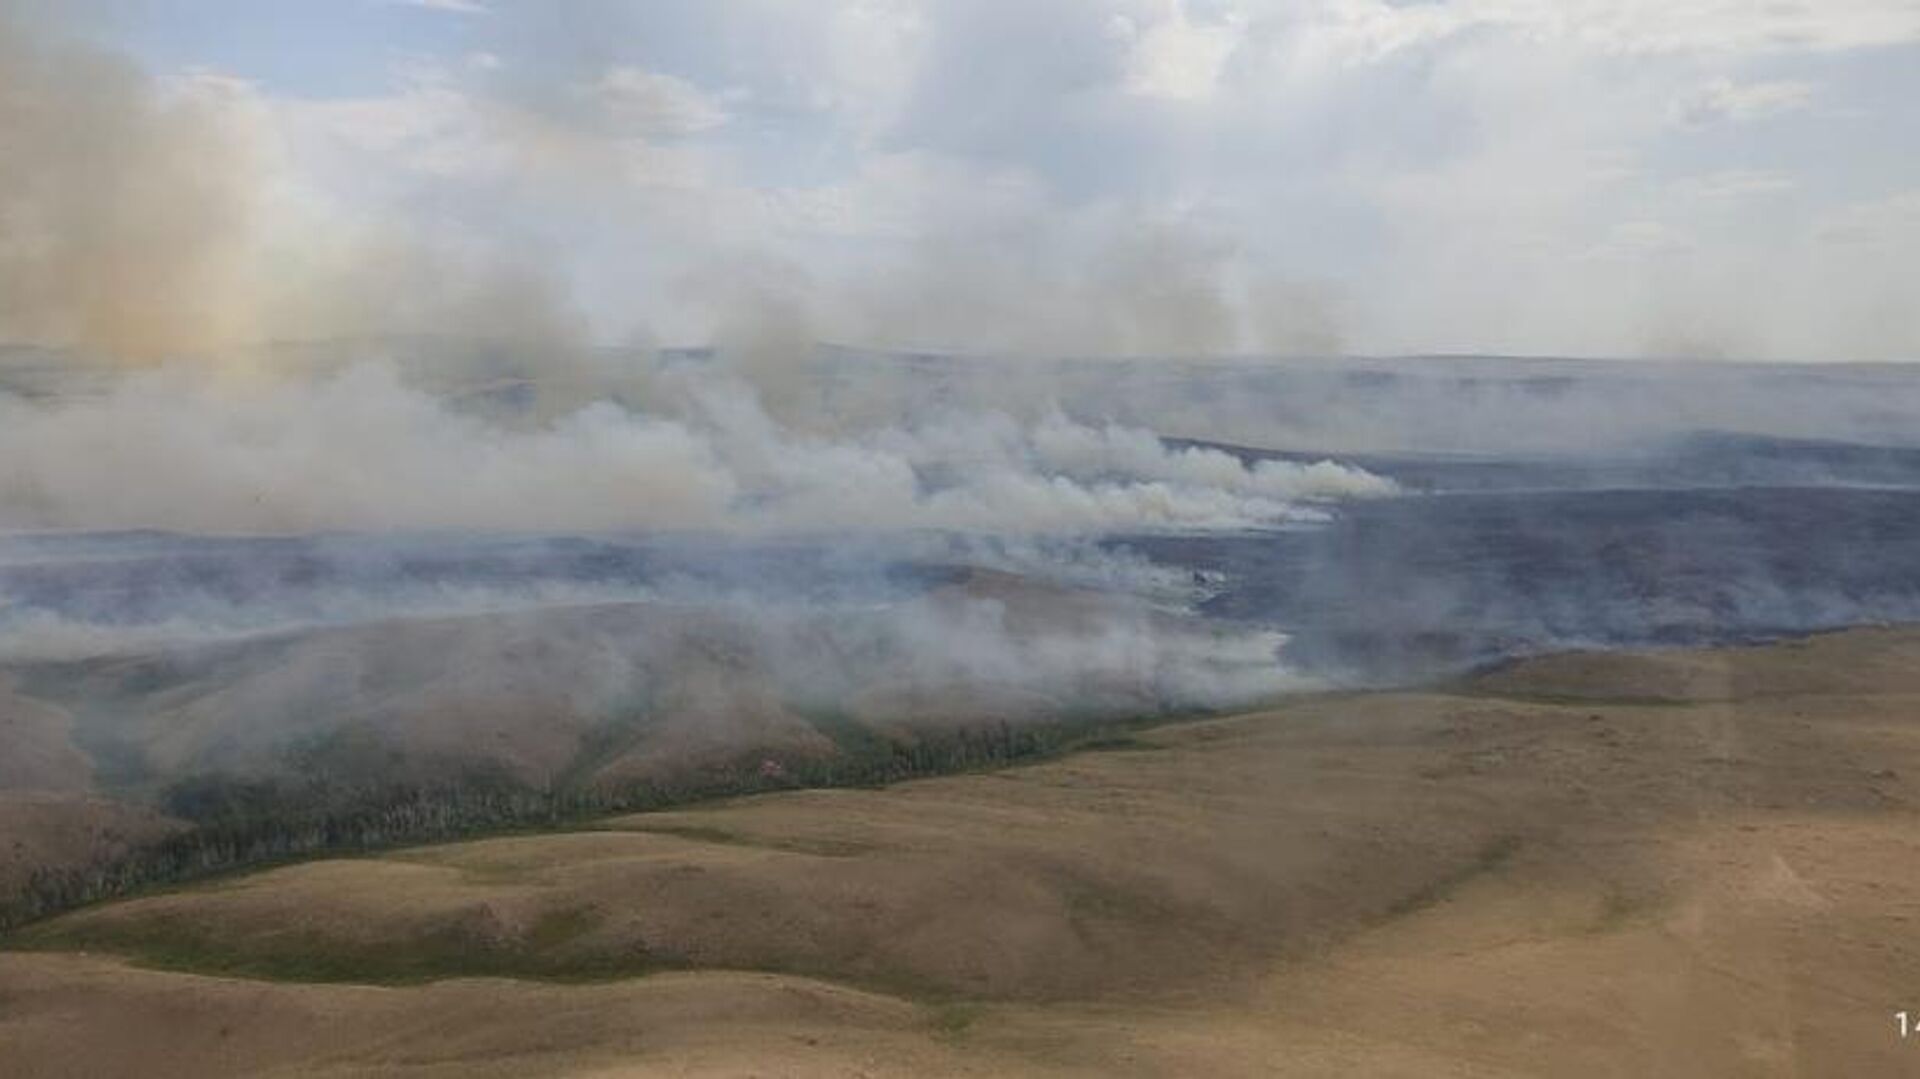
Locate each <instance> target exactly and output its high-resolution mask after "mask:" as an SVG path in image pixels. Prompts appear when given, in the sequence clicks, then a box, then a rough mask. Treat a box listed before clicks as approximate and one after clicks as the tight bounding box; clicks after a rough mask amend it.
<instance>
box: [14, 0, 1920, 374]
mask: <svg viewBox="0 0 1920 1079" xmlns="http://www.w3.org/2000/svg"><path fill="white" fill-rule="evenodd" d="M0 17H5V18H10V19H12V20H13V21H14V22H15V23H16V24H17V25H20V26H24V27H27V28H28V32H29V33H30V34H31V36H32V37H33V39H34V40H35V42H36V43H37V44H36V47H37V48H38V47H55V46H56V45H57V46H58V47H67V46H68V45H72V44H75V43H77V44H79V45H82V46H84V47H85V48H88V49H91V50H94V51H96V52H98V53H101V54H106V53H111V54H115V55H118V56H120V57H123V58H125V59H126V60H128V61H129V62H130V63H131V65H133V67H135V68H137V69H138V70H139V71H140V72H142V73H143V74H142V75H141V76H140V79H141V80H142V81H141V82H140V83H139V86H138V89H137V90H136V91H134V92H137V93H139V94H142V95H146V96H148V97H150V98H151V99H152V100H153V101H154V102H156V104H155V105H154V106H153V107H154V108H156V109H162V110H164V109H184V108H189V107H190V108H192V109H194V110H197V112H196V115H203V116H209V117H212V119H211V120H209V121H208V122H209V123H214V124H217V125H218V126H219V128H220V130H221V132H222V133H223V134H222V136H221V137H222V139H224V140H225V142H224V143H223V145H229V146H238V147H239V151H238V152H237V155H236V156H235V157H234V158H233V159H232V160H224V159H223V160H222V162H221V163H220V164H218V165H217V166H215V165H208V166H206V168H209V169H211V168H216V167H217V168H220V169H229V168H231V169H244V170H245V171H246V177H247V178H246V180H245V185H244V186H245V189H246V192H247V199H246V205H247V207H248V211H247V221H248V222H249V224H248V230H249V231H248V233H247V236H246V238H245V240H244V244H245V246H246V248H247V250H248V252H249V254H248V255H247V260H249V261H246V264H245V272H244V274H241V275H240V276H243V277H245V278H246V279H248V280H254V279H259V278H263V277H264V278H279V277H287V276H288V275H290V274H292V273H293V270H291V269H289V267H295V268H304V269H311V268H312V267H313V266H315V265H319V264H322V263H327V262H329V260H330V259H331V260H336V261H351V262H353V263H354V264H355V266H356V267H358V270H357V272H358V273H359V275H360V277H361V279H362V281H363V284H362V285H361V286H360V287H361V290H362V292H363V293H365V292H371V293H379V292H383V291H386V292H394V291H412V290H418V289H421V288H427V289H428V290H429V291H430V290H431V289H432V288H433V287H438V284H437V283H443V282H444V279H446V278H447V277H449V276H450V275H456V274H471V273H473V272H474V271H472V270H471V267H472V266H475V265H484V266H486V267H488V269H487V270H486V271H485V275H484V276H485V277H486V282H487V283H486V284H485V285H484V286H478V285H477V286H475V287H474V288H473V289H471V290H469V294H468V299H469V300H470V301H471V302H467V303H465V304H461V303H451V302H449V303H444V304H437V305H433V304H429V305H425V306H427V307H431V308H432V309H433V312H434V314H433V316H432V318H431V319H428V322H431V323H432V328H434V329H438V330H445V329H448V328H449V327H448V326H447V325H445V323H447V322H449V321H452V322H459V321H462V320H464V321H465V322H468V323H471V324H472V325H474V326H477V327H479V328H481V329H483V330H484V329H485V328H486V326H487V325H490V323H489V322H488V319H489V318H498V319H508V318H509V316H511V318H512V319H518V318H522V317H523V316H524V317H530V318H536V319H537V320H543V323H544V324H552V325H556V326H563V327H565V328H566V330H567V332H570V333H576V334H578V335H580V336H583V337H584V338H587V339H590V340H593V341H598V342H629V341H644V342H658V343H671V344H694V343H703V342H707V341H713V340H727V339H730V338H738V339H746V340H750V341H751V340H760V339H767V340H783V339H815V340H830V341H837V342H844V343H848V344H858V345H877V346H894V347H911V348H923V349H939V350H958V351H982V352H1016V353H1046V354H1076V355H1078V354H1109V353H1116V354H1136V355H1137V354H1151V355H1158V354H1178V355H1195V354H1274V355H1287V354H1330V353H1364V354H1399V353H1428V352H1490V353H1513V354H1554V355H1585V356H1621V357H1644V356H1682V355H1684V356H1702V357H1728V358H1757V359H1806V360H1823V361H1832V360H1886V359H1916V358H1920V104H1916V102H1920V0H1819V2H1813V0H1807V2H1793V0H1779V2H1771V3H1757V2H1748V0H1614V2H1603V0H1292V2H1287V0H1019V2H1015V0H848V2H844V3H832V4H830V3H825V2H804V0H791V2H783V0H737V2H729V0H626V2H623V0H570V2H565V3H513V2H509V0H331V2H325V3H321V2H313V3H305V2H298V0H277V2H272V3H256V2H248V0H171V2H162V0H72V2H69V3H53V2H51V0H37V2H36V0H0ZM59 43H66V44H65V45H61V44H59ZM0 100H4V99H3V98H0ZM3 111H4V110H0V112H3ZM5 122H6V121H5V119H4V118H3V117H0V123H5ZM4 134H5V132H4V129H0V135H4ZM21 159H22V157H21V156H19V155H16V160H15V162H12V163H9V164H8V165H7V166H6V167H7V168H9V169H15V168H20V167H21V166H20V165H19V164H18V161H19V160H21ZM236 162H238V163H236ZM28 167H29V168H30V167H31V166H28ZM194 167H198V166H189V168H188V171H192V169H193V168H194ZM203 186H204V185H203ZM5 191H6V185H5V183H4V181H0V210H5V209H6V204H5V202H4V195H5ZM7 220H8V218H7V217H6V216H5V215H4V214H0V226H4V223H5V222H6V221H7ZM391 237H405V251H404V253H397V252H398V248H395V247H392V246H387V245H385V243H384V242H385V241H386V240H387V239H388V238H391ZM344 238H352V240H351V243H349V241H348V240H347V239H344ZM348 246H351V247H352V248H353V254H352V255H351V256H347V255H343V254H340V253H339V252H340V251H341V250H343V249H344V248H345V247H348ZM369 252H374V253H373V254H369ZM400 263H404V264H406V265H407V266H408V267H410V269H408V270H407V271H406V272H405V273H398V272H397V271H396V274H397V276H396V275H395V274H376V275H374V277H373V278H371V280H376V281H378V282H380V283H379V284H376V285H366V284H364V281H366V280H369V278H368V277H367V274H366V268H367V267H368V266H370V265H371V266H376V267H381V268H390V267H391V266H392V265H394V264H400ZM448 266H456V267H458V270H457V271H453V270H446V269H445V267H448ZM422 267H425V269H422ZM336 276H337V275H336ZM463 279H464V278H463ZM395 282H406V283H405V284H396V283H395ZM420 282H426V284H425V285H423V284H420ZM288 290H289V291H302V290H306V287H305V286H301V287H300V288H297V289H296V288H292V287H291V286H289V289H288ZM306 291H312V290H306ZM443 291H445V289H443ZM452 291H457V290H452ZM529 295H532V296H535V297H536V298H537V302H535V301H529V300H527V298H526V297H527V296H529ZM476 297H477V298H478V299H475V298H476ZM275 303H276V304H278V305H279V308H286V307H287V306H288V303H287V301H286V300H285V298H284V297H281V298H280V299H277V300H276V301H275ZM529 305H532V306H537V307H539V308H540V311H539V312H537V313H536V314H533V315H529V314H528V313H527V312H528V309H529ZM312 306H313V305H311V304H309V305H308V307H312ZM365 306H366V305H365V304H364V303H362V304H361V305H360V307H361V308H364V307H365ZM504 308H511V309H512V310H511V311H509V312H508V313H507V314H505V315H503V314H501V312H502V310H503V309H504ZM358 309H360V308H356V310H358ZM422 317H425V316H422ZM435 320H437V321H435ZM327 324H328V323H327V321H326V320H325V319H320V318H318V317H317V316H313V315H312V312H311V311H309V312H308V318H307V319H306V321H304V322H303V321H301V320H299V319H276V320H265V321H262V322H258V323H249V324H248V325H247V326H246V327H244V328H235V329H233V330H232V331H231V332H233V333H243V332H245V333H255V334H272V335H280V336H301V335H303V334H318V333H320V332H321V329H320V328H321V327H322V326H323V325H327ZM408 325H411V326H414V327H415V328H419V326H422V325H426V323H417V322H416V323H409V324H408Z"/></svg>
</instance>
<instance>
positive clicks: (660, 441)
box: [0, 365, 1392, 535]
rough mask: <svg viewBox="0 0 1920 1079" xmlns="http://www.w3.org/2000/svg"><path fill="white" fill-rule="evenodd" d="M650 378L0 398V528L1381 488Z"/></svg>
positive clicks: (765, 525)
mask: <svg viewBox="0 0 1920 1079" xmlns="http://www.w3.org/2000/svg"><path fill="white" fill-rule="evenodd" d="M671 382H672V386H671V392H668V393H665V394H663V395H662V399H663V401H665V402H667V404H666V405H664V406H662V407H660V408H658V409H656V410H651V411H640V410H636V409H632V408H629V407H627V406H625V405H621V404H616V403H613V402H611V401H607V400H601V401H596V402H594V403H591V404H587V405H585V406H583V407H580V408H578V409H576V410H573V411H570V412H567V413H565V414H562V415H560V416H558V417H556V418H553V419H551V420H550V421H546V422H541V423H536V424H532V425H527V424H519V423H508V422H504V421H500V420H496V419H490V418H487V417H485V416H482V415H480V414H477V413H475V412H472V411H469V410H462V409H461V408H459V407H457V406H456V405H454V404H452V403H450V402H449V401H448V400H446V399H443V398H441V397H439V396H436V395H434V394H432V393H429V392H427V391H425V390H423V389H420V388H417V387H415V386H411V385H409V384H407V383H406V382H405V381H403V380H402V379H401V378H400V377H399V375H398V374H397V373H396V372H395V371H394V370H393V369H392V368H390V367H386V366H380V365H364V366H357V367H352V368H349V369H346V370H344V371H338V372H332V373H322V374H319V375H316V376H313V377H310V378H294V379H277V380H270V381H269V380H259V381H255V380H243V381H235V380H221V379H212V378H208V377H206V376H205V375H203V374H199V373H194V372H191V371H182V370H171V371H160V372H150V373H144V374H137V375H130V376H125V377H121V378H117V379H114V380H112V381H111V383H110V385H109V386H108V388H107V389H105V391H104V392H100V393H96V394H90V395H87V396H82V397H71V398H60V397H55V398H51V399H40V400H29V399H24V398H18V397H5V396H0V527H8V528H15V529H119V528H158V529H169V530H175V531H182V532H197V533H289V532H306V531H316V530H320V531H324V530H358V531H378V530H387V529H400V530H424V529H469V530H501V531H516V532H546V533H553V532H581V531H602V530H613V529H725V530H732V531H750V532H777V531H821V530H836V531H838V530H849V529H852V530H908V529H935V530H949V531H968V532H990V533H1000V534H1011V535H1027V534H1075V533H1098V532H1116V531H1149V530H1168V529H1245V528H1260V527H1270V526H1274V525H1281V524H1286V523H1289V522H1297V521H1302V520H1312V519H1315V517H1316V513H1317V511H1316V510H1315V508H1314V507H1315V506H1316V505H1318V504H1320V503H1324V502H1327V501H1331V500H1338V499H1345V498H1354V497H1366V496H1372V495H1380V494H1385V493H1388V492H1390V491H1391V489H1392V488H1391V484H1390V483H1388V482H1387V481H1385V480H1382V479H1380V478H1379V477H1376V476H1373V475H1370V474H1368V473H1366V472H1364V471H1361V470H1358V469H1353V468H1348V467H1345V466H1341V465H1337V464H1333V463H1330V462H1323V463H1320V464H1314V465H1296V464H1289V463H1283V462H1271V461H1268V462H1261V463H1259V464H1257V465H1255V466H1251V467H1250V466H1248V465H1246V464H1243V463H1242V462H1241V461H1239V460H1238V459H1236V458H1234V457H1232V456H1230V455H1228V454H1225V453H1221V452H1218V451H1213V450H1205V449H1192V448H1187V449H1178V448H1169V447H1168V446H1166V445H1164V444H1162V443H1161V442H1160V440H1159V439H1157V438H1156V437H1155V436H1154V435H1152V434H1151V433H1150V432H1147V431H1143V430H1138V429H1131V428H1125V427H1118V426H1111V425H1109V426H1088V425H1085V424H1081V423H1078V422H1076V421H1074V420H1072V419H1070V418H1068V417H1067V416H1066V415H1064V414H1063V413H1061V412H1059V411H1058V410H1054V411H1051V412H1049V413H1047V414H1045V415H1044V416H1043V417H1042V418H1041V419H1040V420H1039V421H1038V422H1036V423H1021V422H1019V421H1016V420H1014V419H1012V418H1010V417H1007V416H1005V415H1002V414H998V413H992V412H986V413H969V414H959V415H949V416H944V417H942V418H941V419H939V420H937V421H934V422H931V423H928V424H916V425H889V426H883V427H879V428H875V429H870V430H864V431H850V432H845V431H843V432H840V433H837V434H834V435H832V436H827V435H819V434H808V433H801V432H797V431H795V430H793V429H792V428H790V427H788V426H786V425H783V424H782V423H780V422H779V421H777V420H775V419H774V418H773V417H771V416H770V415H769V414H768V413H767V411H766V410H765V409H763V408H762V407H761V406H760V403H759V400H758V398H757V397H756V395H755V394H754V392H753V391H752V390H751V389H750V388H748V387H747V386H746V385H745V384H743V383H741V382H739V381H736V380H734V379H732V378H731V377H729V376H726V375H724V374H718V373H711V372H685V371H682V372H680V373H679V374H678V375H677V376H676V377H675V378H674V379H672V380H671Z"/></svg>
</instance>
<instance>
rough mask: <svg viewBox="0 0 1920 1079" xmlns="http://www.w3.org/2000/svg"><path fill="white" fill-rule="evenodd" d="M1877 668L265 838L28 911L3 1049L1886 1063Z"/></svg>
mask: <svg viewBox="0 0 1920 1079" xmlns="http://www.w3.org/2000/svg"><path fill="white" fill-rule="evenodd" d="M1917 672H1920V633H1913V632H1896V631H1863V632H1855V633H1848V634H1841V635H1835V636H1830V637H1825V638H1819V639H1816V640H1814V641H1811V642H1806V643H1799V644H1788V645H1781V646H1775V647H1770V648H1754V649H1733V650H1727V651H1724V652H1693V653H1675V654H1664V655H1647V656H1608V657H1565V658H1559V657H1556V658H1549V659H1545V660H1539V661H1533V662H1530V663H1527V664H1521V665H1518V666H1516V667H1513V668H1510V669H1507V670H1503V671H1499V672H1495V673H1493V674H1490V675H1488V676H1486V677H1485V678H1482V679H1478V680H1474V681H1471V682H1469V683H1466V684H1464V685H1462V686H1460V687H1457V689H1456V691H1454V692H1446V693H1428V694H1378V695H1353V696H1335V697H1322V698H1314V699H1307V700H1301V701H1299V702H1296V703H1293V704H1289V705H1288V706H1286V707H1284V708H1281V709H1277V710H1275V711H1271V712H1265V713H1259V714H1255V715H1249V716H1240V717H1234V718H1231V719H1225V720H1217V721H1209V722H1204V723H1193V724H1185V725H1178V726H1172V727H1167V728H1162V729H1159V730H1155V731H1151V732H1148V733H1145V734H1143V735H1141V736H1139V737H1138V739H1137V740H1136V742H1135V743H1134V744H1130V745H1123V746H1118V747H1116V748H1113V749H1110V750H1106V751H1101V752H1093V753H1086V754H1082V755H1079V756H1075V757H1072V758H1069V759H1065V760H1061V761H1056V762H1052V763H1048V764H1043V765H1037V766H1032V767H1026V768H1019V769H1013V770H1008V771H1005V772H1000V773H992V774H980V775H967V776H956V777H951V778H945V779H937V780H928V781H923V782H917V783H910V784H902V785H900V786H897V787H894V788H892V789H888V790H884V791H821V792H796V793H791V794H782V795H774V796H766V797H758V798H751V799H743V800H739V801H736V802H733V803H730V804H717V805H709V806H701V807H696V808H691V809H685V810H680V811H675V812H671V813H654V814H645V815H639V816H632V817H626V818H621V819H618V820H613V821H609V822H605V823H604V824H602V825H601V826H599V827H598V828H596V829H594V830H590V831H582V832H574V833H564V834H555V835H542V836H519V837H511V838H501V839H493V840H485V841H479V842H472V843H462V844H453V845H446V846H440V847H431V848H420V849H415V850H409V851H401V852H396V853H393V854H390V855H386V856H383V857H378V858H364V859H342V860H334V861H327V862H316V863H311V864H307V865H300V866H293V867H288V868H284V869H279V870H273V871H270V872H266V873H261V874H257V875H254V876H250V877H245V878H238V879H235V880H231V881H225V882H221V883H218V884H216V885H212V886H207V887H202V888H196V889H192V890H188V891H183V892H178V893H174V894H169V895H160V896H153V897H149V898H144V899H139V900H134V901H130V902H125V903H120V904H115V905H112V906H107V907H102V908H98V909H95V910H90V911H85V912H81V913H79V914H76V915H71V916H69V917H67V918H64V919H60V920H58V921H55V922H52V923H48V924H46V925H45V926H44V927H41V928H40V929H38V930H36V932H35V933H34V934H33V936H32V938H31V939H32V942H33V943H35V944H36V945H37V946H39V947H42V948H50V949H55V950H54V951H43V952H38V953H14V954H7V955H0V1059H6V1060H8V1061H10V1062H12V1066H13V1069H14V1071H16V1072H17V1073H19V1074H25V1075H40V1074H49V1075H54V1074H85V1075H113V1074H142V1075H196V1076H197V1075H220V1074H231V1075H260V1074H288V1075H306V1074H316V1075H330V1074H396V1075H439V1074H448V1075H452V1074H461V1075H466V1074H502V1075H507V1074H511V1075H528V1074H579V1075H600V1074H607V1075H611V1074H727V1075H732V1074H754V1073H756V1072H757V1073H759V1074H768V1075H787V1074H835V1075H854V1074H919V1075H924V1074H1007V1073H1013V1072H1039V1073H1054V1074H1087V1075H1110V1074H1140V1075H1191V1074H1218V1075H1235V1074H1241V1075H1271V1074H1300V1075H1319V1074H1327V1075H1333V1074H1380V1075H1408V1076H1416V1075H1417V1076H1431V1075H1539V1074H1557V1075H1703V1074H1705V1075H1715V1074H1717V1075H1827V1074H1897V1073H1899V1071H1900V1070H1901V1069H1905V1068H1909V1067H1912V1066H1913V1064H1912V1062H1911V1061H1910V1060H1909V1059H1908V1058H1909V1057H1912V1056H1913V1054H1915V1053H1916V1052H1920V1044H1915V1043H1906V1044H1903V1043H1901V1042H1900V1040H1899V1039H1898V1037H1897V1036H1896V1032H1895V1030H1894V1026H1893V1020H1892V1014H1893V1012H1894V1011H1896V1010H1899V1009H1902V1008H1909V1007H1913V1008H1917V1009H1920V1004H1916V1001H1915V1000H1914V999H1908V998H1904V997H1903V994H1909V993H1913V992H1915V991H1916V990H1915V989H1914V986H1913V979H1914V976H1915V974H1916V973H1920V945H1917V944H1915V943H1914V941H1913V939H1912V931H1913V930H1914V929H1915V928H1916V926H1920V868H1916V867H1920V859H1916V855H1920V828H1916V827H1915V825H1916V824H1920V817H1917V815H1916V812H1915V807H1916V805H1920V786H1916V777H1920V707H1916V706H1917V705H1920V673H1917ZM1622 700H1624V701H1626V702H1628V703H1620V702H1621V701H1622ZM81 949H89V950H91V952H92V954H86V955H81V954H78V952H79V951H80V950H81ZM103 951H105V952H120V953H123V954H124V955H125V956H129V957H132V958H133V959H134V960H136V961H143V962H146V963H149V964H152V963H159V964H165V965H171V966H174V967H186V968H193V969H196V970H199V971H202V972H209V971H224V972H228V973H241V974H246V973H251V974H255V975H262V974H265V975H275V976H279V977H283V978H284V977H287V976H296V977H303V978H323V979H335V980H348V981H355V980H357V981H386V982H395V983H403V982H416V981H424V982H428V983H429V984H418V985H405V986H398V985H390V986H377V987H376V986H371V985H352V984H313V983H309V984H297V983H293V982H288V981H285V980H247V979H244V978H214V977H207V976H205V975H204V973H202V974H195V973H186V972H178V971H158V970H145V969H138V968H137V967H136V966H133V965H129V963H128V961H127V960H126V959H123V958H114V957H110V956H106V955H102V954H99V953H101V952H103ZM482 973H484V974H507V975H516V976H522V977H519V978H517V979H516V980H501V979H497V978H496V979H477V978H473V977H469V976H466V975H473V974H482ZM635 974H645V975H646V976H644V977H630V976H631V975H635ZM527 978H534V979H558V980H561V981H566V980H569V979H618V980H606V981H600V982H598V983H596V984H554V983H552V982H550V981H540V980H526V979H527ZM435 979H444V980H435Z"/></svg>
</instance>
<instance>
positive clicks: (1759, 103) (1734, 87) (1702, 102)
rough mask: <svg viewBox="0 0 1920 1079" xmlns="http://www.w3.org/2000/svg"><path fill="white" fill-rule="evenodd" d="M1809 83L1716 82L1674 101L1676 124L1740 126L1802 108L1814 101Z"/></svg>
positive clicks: (1790, 81) (1786, 81)
mask: <svg viewBox="0 0 1920 1079" xmlns="http://www.w3.org/2000/svg"><path fill="white" fill-rule="evenodd" d="M1813 95H1814V86H1813V84H1812V83H1810V82H1799V81H1794V80H1779V81H1775V82H1749V83H1736V82H1734V81H1733V80H1732V79H1725V78H1721V79H1714V80H1713V81H1711V82H1709V83H1707V84H1706V85H1704V86H1701V87H1700V88H1698V89H1697V90H1695V91H1693V92H1691V93H1689V94H1687V95H1686V96H1684V97H1682V98H1681V99H1680V100H1678V101H1676V102H1674V107H1673V121H1674V123H1675V124H1676V125H1678V126H1681V127H1704V126H1706V125H1708V124H1713V123H1720V122H1734V123H1740V122H1744V121H1748V120H1757V119H1760V118H1762V117H1767V116H1774V115H1777V114H1779V113H1783V112H1792V111H1794V110H1795V109H1802V108H1805V107H1806V106H1807V104H1808V103H1809V102H1811V101H1812V100H1813Z"/></svg>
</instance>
